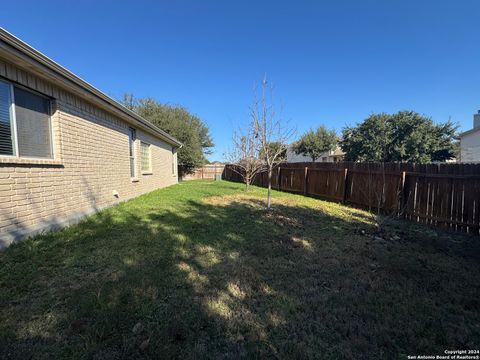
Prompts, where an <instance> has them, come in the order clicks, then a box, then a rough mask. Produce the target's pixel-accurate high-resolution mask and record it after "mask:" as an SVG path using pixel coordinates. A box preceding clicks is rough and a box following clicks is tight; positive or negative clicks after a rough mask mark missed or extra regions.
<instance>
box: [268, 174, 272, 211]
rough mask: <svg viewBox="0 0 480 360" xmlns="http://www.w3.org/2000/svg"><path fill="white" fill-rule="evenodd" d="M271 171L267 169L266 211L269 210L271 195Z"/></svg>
mask: <svg viewBox="0 0 480 360" xmlns="http://www.w3.org/2000/svg"><path fill="white" fill-rule="evenodd" d="M272 171H273V169H272V168H271V167H269V168H268V190H267V209H268V210H270V197H271V193H272Z"/></svg>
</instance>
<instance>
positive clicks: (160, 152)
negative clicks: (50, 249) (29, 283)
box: [0, 59, 178, 248]
mask: <svg viewBox="0 0 480 360" xmlns="http://www.w3.org/2000/svg"><path fill="white" fill-rule="evenodd" d="M0 77H2V78H4V79H6V80H11V81H13V82H16V83H19V84H22V85H24V86H26V87H29V88H31V89H33V90H36V91H38V92H40V93H43V94H45V95H47V96H50V97H52V98H54V99H55V100H54V101H53V107H54V109H53V116H52V118H51V124H52V132H53V145H54V159H53V160H37V159H17V158H11V157H6V156H0V248H1V247H4V246H6V245H8V244H9V243H10V242H11V241H14V240H17V239H20V238H23V237H25V236H26V235H31V234H33V233H36V232H39V231H42V230H46V229H50V228H52V227H56V226H62V225H64V224H68V223H71V222H74V221H77V220H78V219H79V218H80V217H81V216H83V215H85V214H88V213H91V212H93V211H96V210H98V209H101V208H104V207H107V206H110V205H114V204H116V203H118V202H120V201H124V200H127V199H130V198H132V197H136V196H139V195H141V194H144V193H147V192H150V191H152V190H155V189H157V188H161V187H165V186H169V185H172V184H175V183H177V181H178V177H177V170H176V169H177V158H176V154H174V155H172V145H170V144H167V143H166V142H164V141H162V140H160V139H159V138H157V137H156V136H154V135H151V134H149V133H147V132H145V131H142V130H141V129H139V128H136V130H137V140H136V142H135V155H136V173H137V179H135V180H132V179H131V177H130V158H129V147H128V128H129V127H130V126H131V125H129V124H127V123H126V122H124V121H123V120H122V119H120V118H117V117H116V116H114V115H112V114H110V113H107V112H106V111H104V110H102V109H100V108H98V107H95V106H94V105H92V104H91V103H89V102H87V101H85V100H82V99H81V98H79V97H76V96H75V95H74V94H71V93H69V92H66V91H64V90H62V89H61V88H60V87H58V86H55V84H52V83H48V82H46V81H44V80H42V79H41V78H40V77H36V76H34V75H33V74H30V73H27V72H25V71H24V70H22V69H19V68H16V67H15V66H13V65H12V64H9V63H7V62H5V61H2V60H1V59H0ZM132 127H134V126H132ZM134 128H135V127H134ZM140 141H144V142H147V143H150V144H151V147H150V148H151V159H152V172H151V174H142V172H141V169H140V166H141V165H140ZM172 161H174V166H175V173H174V174H172ZM114 191H116V192H118V194H119V196H118V197H115V196H114V195H113V192H114Z"/></svg>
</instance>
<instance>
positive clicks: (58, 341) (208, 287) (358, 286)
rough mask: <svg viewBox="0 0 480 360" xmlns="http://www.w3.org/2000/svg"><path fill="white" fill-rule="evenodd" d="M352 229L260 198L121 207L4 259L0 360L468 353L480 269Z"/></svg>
mask: <svg viewBox="0 0 480 360" xmlns="http://www.w3.org/2000/svg"><path fill="white" fill-rule="evenodd" d="M145 209H147V210H145ZM140 213H141V214H142V216H139V215H138V214H140ZM359 226H362V227H363V228H367V229H368V226H369V225H367V224H365V219H363V218H362V217H361V215H352V216H351V217H350V218H349V219H348V220H342V219H340V218H338V217H332V216H329V215H327V214H325V213H323V212H321V211H320V210H316V211H312V209H310V208H304V207H301V206H288V205H279V204H276V205H275V210H274V211H273V212H271V213H266V212H265V211H264V210H263V208H262V203H258V202H256V201H253V200H252V201H233V202H230V203H226V204H209V203H205V202H202V201H193V200H191V201H187V202H185V203H182V205H181V206H180V208H179V209H176V210H175V211H173V210H168V209H160V210H159V209H158V206H156V204H155V203H154V202H151V204H150V203H147V204H141V203H140V202H132V203H129V204H123V205H120V206H119V207H117V208H115V209H111V210H107V211H104V212H102V213H99V214H97V215H96V216H94V217H91V218H89V219H88V220H87V221H84V222H82V223H81V224H79V225H78V226H75V227H71V228H69V229H66V230H64V231H61V232H58V233H52V234H49V235H45V236H40V237H37V238H36V239H34V240H33V241H28V242H27V243H25V244H22V245H19V246H15V247H12V248H11V249H8V250H7V252H6V253H5V254H4V255H3V256H2V257H0V261H1V265H0V266H1V270H0V271H1V272H4V275H2V276H3V278H0V279H1V280H2V282H0V285H1V286H2V289H3V288H4V289H6V291H5V292H3V294H2V295H0V304H1V305H2V310H0V319H1V320H2V321H3V324H2V325H0V357H2V358H5V357H8V358H22V359H23V358H29V357H33V358H37V357H38V358H42V357H45V358H49V357H64V358H71V357H74V358H75V357H78V358H82V357H86V358H98V359H110V358H111V359H116V358H129V359H131V358H136V357H146V358H158V357H161V358H225V357H226V358H239V357H244V358H251V357H273V358H276V357H281V358H319V357H320V358H325V359H329V358H331V359H336V358H356V359H358V358H386V357H387V358H388V357H390V358H391V357H392V356H397V357H398V354H399V353H402V352H406V351H410V353H412V354H413V353H418V351H421V352H422V353H423V352H425V353H431V352H438V353H440V352H442V351H443V349H444V348H446V347H448V346H446V345H452V346H454V348H468V347H472V346H473V345H474V340H478V333H477V336H476V338H475V336H474V331H475V323H476V322H475V321H478V320H479V317H478V307H477V306H478V305H480V304H479V302H478V297H477V298H475V297H474V295H475V293H476V294H477V295H478V290H479V288H478V284H477V285H475V284H473V283H472V279H470V278H468V277H467V275H468V274H469V272H471V271H474V270H472V268H471V267H470V266H475V267H476V268H477V269H478V266H477V265H473V264H474V262H473V261H471V260H469V259H464V258H463V257H461V256H460V255H458V254H456V253H455V251H454V250H451V249H450V250H448V253H447V254H445V252H440V251H438V246H437V245H436V244H435V242H430V243H428V242H427V243H425V244H423V245H422V244H420V243H418V244H417V243H413V242H412V241H405V242H398V243H387V244H385V243H382V242H381V241H380V242H378V241H377V242H375V241H373V240H372V239H371V238H369V237H361V236H358V235H354V230H355V229H356V228H357V227H359ZM421 245H422V246H423V248H421V247H420V246H421ZM407 249H413V250H418V253H416V255H415V256H413V257H412V256H411V254H406V253H405V251H407ZM420 249H421V250H420ZM402 251H403V253H402ZM452 258H453V259H452ZM436 261H439V262H440V265H438V264H437V265H436V264H435V262H436ZM450 262H452V264H451V263H450ZM22 263H23V266H21V265H20V264H22ZM453 263H457V265H458V267H457V268H455V266H454V265H453ZM435 266H441V273H439V272H437V268H436V267H435ZM446 271H449V272H448V273H446ZM5 272H10V273H9V274H8V275H5ZM468 287H470V288H468ZM460 290H463V292H461V291H460ZM2 291H3V290H2ZM476 299H477V300H476ZM452 311H453V312H452ZM455 312H456V313H455ZM467 316H470V318H468V317H467ZM459 319H463V321H462V322H461V323H459V322H458V320H459Z"/></svg>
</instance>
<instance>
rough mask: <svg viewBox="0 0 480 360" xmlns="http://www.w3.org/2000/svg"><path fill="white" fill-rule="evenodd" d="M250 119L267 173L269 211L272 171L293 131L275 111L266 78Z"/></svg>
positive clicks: (271, 89)
mask: <svg viewBox="0 0 480 360" xmlns="http://www.w3.org/2000/svg"><path fill="white" fill-rule="evenodd" d="M250 118H251V121H252V125H253V129H254V132H255V138H256V139H257V140H258V141H259V145H260V151H259V153H260V155H261V158H262V160H263V161H264V164H265V167H266V171H267V173H268V191H267V209H270V205H271V192H272V173H273V169H274V168H275V167H276V166H278V165H279V164H280V163H281V162H283V161H285V160H286V159H285V156H284V155H285V152H286V150H287V146H288V142H289V141H290V140H291V138H292V137H293V135H294V134H295V129H293V128H290V127H289V125H288V123H287V122H286V121H284V120H283V118H282V116H281V114H278V113H277V112H276V111H275V107H274V104H273V86H272V85H271V84H268V82H267V78H266V77H264V78H263V80H262V84H261V94H260V96H259V97H258V96H256V95H255V97H254V101H253V105H252V107H251V108H250Z"/></svg>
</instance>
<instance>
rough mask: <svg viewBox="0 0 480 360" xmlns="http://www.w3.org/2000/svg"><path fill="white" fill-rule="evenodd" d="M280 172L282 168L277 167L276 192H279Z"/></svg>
mask: <svg viewBox="0 0 480 360" xmlns="http://www.w3.org/2000/svg"><path fill="white" fill-rule="evenodd" d="M281 171H282V168H281V167H280V166H279V167H278V172H277V188H278V190H281V189H280V172H281Z"/></svg>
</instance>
